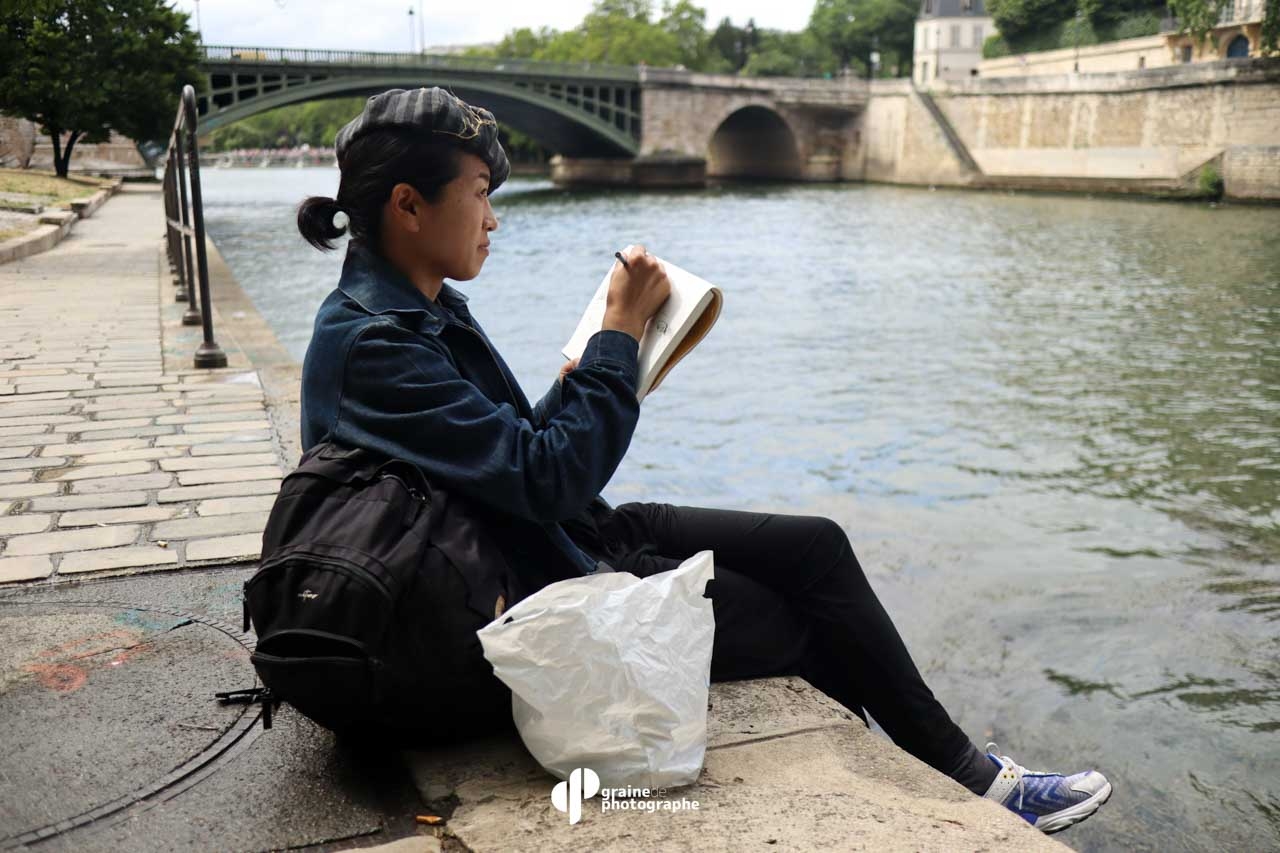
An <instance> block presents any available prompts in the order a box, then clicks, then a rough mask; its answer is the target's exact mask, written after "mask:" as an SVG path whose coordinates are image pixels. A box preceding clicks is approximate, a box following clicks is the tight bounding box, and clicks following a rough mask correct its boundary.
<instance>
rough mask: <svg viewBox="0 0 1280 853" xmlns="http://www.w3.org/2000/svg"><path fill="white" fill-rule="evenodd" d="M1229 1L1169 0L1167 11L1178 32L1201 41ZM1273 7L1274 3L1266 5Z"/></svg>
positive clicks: (1216, 21) (1214, 24) (1215, 23)
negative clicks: (1179, 25) (1176, 21)
mask: <svg viewBox="0 0 1280 853" xmlns="http://www.w3.org/2000/svg"><path fill="white" fill-rule="evenodd" d="M1230 5H1231V0H1169V11H1170V12H1172V13H1173V16H1174V17H1175V18H1177V19H1178V23H1179V24H1181V30H1180V32H1184V33H1190V34H1191V35H1192V36H1194V37H1195V39H1196V40H1197V41H1203V40H1204V38H1205V37H1206V36H1207V35H1208V34H1209V32H1210V31H1211V30H1212V29H1213V28H1214V27H1215V26H1216V25H1217V23H1218V16H1219V15H1221V14H1222V10H1223V9H1226V8H1227V7H1228V6H1230ZM1267 5H1269V6H1272V7H1274V6H1275V5H1276V4H1275V3H1269V4H1267Z"/></svg>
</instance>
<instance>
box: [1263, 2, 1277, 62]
mask: <svg viewBox="0 0 1280 853" xmlns="http://www.w3.org/2000/svg"><path fill="white" fill-rule="evenodd" d="M1262 52H1263V53H1265V54H1275V53H1280V0H1272V2H1270V3H1268V4H1267V11H1266V12H1265V13H1264V14H1263V18H1262Z"/></svg>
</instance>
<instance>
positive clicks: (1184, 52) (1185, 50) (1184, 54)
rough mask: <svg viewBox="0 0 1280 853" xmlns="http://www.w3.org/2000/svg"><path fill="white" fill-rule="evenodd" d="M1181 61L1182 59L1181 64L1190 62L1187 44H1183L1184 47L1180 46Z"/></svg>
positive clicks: (1189, 47)
mask: <svg viewBox="0 0 1280 853" xmlns="http://www.w3.org/2000/svg"><path fill="white" fill-rule="evenodd" d="M1181 59H1182V61H1183V62H1190V61H1191V45H1189V44H1184V45H1183V46H1182V56H1181Z"/></svg>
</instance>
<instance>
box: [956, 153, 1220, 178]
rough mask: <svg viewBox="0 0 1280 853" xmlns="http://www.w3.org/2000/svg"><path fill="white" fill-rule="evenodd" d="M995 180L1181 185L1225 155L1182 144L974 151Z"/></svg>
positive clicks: (978, 160)
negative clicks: (1179, 182) (1084, 180)
mask: <svg viewBox="0 0 1280 853" xmlns="http://www.w3.org/2000/svg"><path fill="white" fill-rule="evenodd" d="M972 153H973V158H974V159H975V160H976V161H977V162H978V165H979V166H980V167H981V168H982V172H983V174H984V175H988V176H991V177H1034V178H1050V179H1052V178H1089V179H1103V180H1161V181H1179V180H1181V179H1182V178H1183V177H1184V176H1185V175H1186V174H1187V173H1188V172H1191V171H1192V170H1194V169H1197V168H1199V167H1200V166H1203V165H1204V164H1205V163H1206V162H1208V161H1209V160H1212V159H1213V158H1214V157H1217V156H1219V155H1220V154H1221V153H1222V149H1221V148H1209V147H1199V148H1187V147H1183V146H1178V145H1165V146H1150V147H1142V148H975V149H972Z"/></svg>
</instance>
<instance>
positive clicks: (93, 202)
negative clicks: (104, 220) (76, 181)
mask: <svg viewBox="0 0 1280 853" xmlns="http://www.w3.org/2000/svg"><path fill="white" fill-rule="evenodd" d="M112 194H113V191H112V190H111V189H110V188H107V189H101V190H98V191H97V192H96V193H94V194H93V195H91V196H89V197H88V198H87V199H82V200H80V201H73V202H71V209H72V210H73V211H75V213H76V215H77V216H79V217H80V218H81V219H88V218H89V217H90V216H93V214H94V213H96V212H97V210H98V208H100V207H102V205H104V204H106V202H107V199H109V198H111V196H112Z"/></svg>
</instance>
